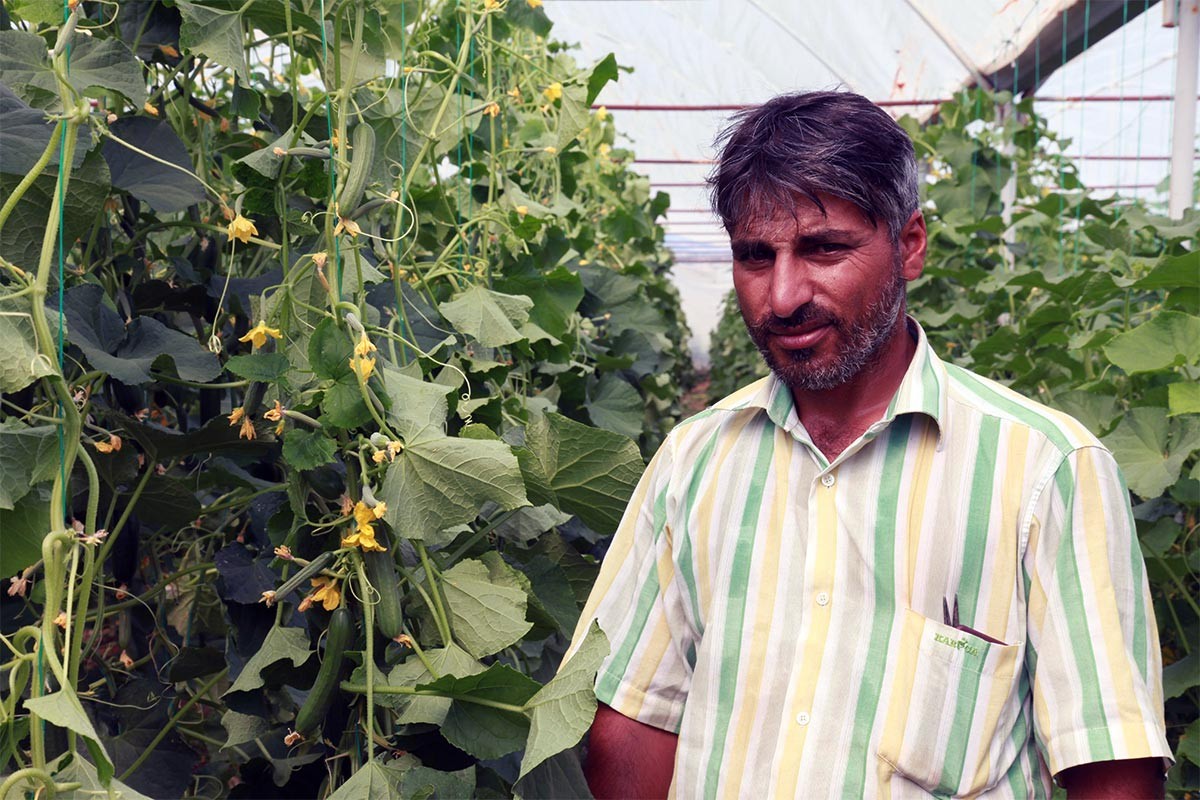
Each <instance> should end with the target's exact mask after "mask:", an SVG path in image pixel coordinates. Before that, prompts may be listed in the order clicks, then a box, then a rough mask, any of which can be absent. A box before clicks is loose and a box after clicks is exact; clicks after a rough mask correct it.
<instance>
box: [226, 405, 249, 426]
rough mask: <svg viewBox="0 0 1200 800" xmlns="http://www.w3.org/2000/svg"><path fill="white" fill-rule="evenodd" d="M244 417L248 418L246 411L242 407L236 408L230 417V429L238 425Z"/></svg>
mask: <svg viewBox="0 0 1200 800" xmlns="http://www.w3.org/2000/svg"><path fill="white" fill-rule="evenodd" d="M244 416H246V409H244V408H242V407H241V406H238V407H237V408H235V409H234V410H233V413H232V414H230V415H229V427H231V428H232V427H233V426H234V425H237V424H238V423H239V422H241V421H242V417H244Z"/></svg>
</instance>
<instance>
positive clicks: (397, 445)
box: [387, 439, 404, 458]
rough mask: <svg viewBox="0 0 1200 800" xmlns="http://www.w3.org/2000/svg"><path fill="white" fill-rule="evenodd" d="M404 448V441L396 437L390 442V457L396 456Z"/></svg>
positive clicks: (388, 449)
mask: <svg viewBox="0 0 1200 800" xmlns="http://www.w3.org/2000/svg"><path fill="white" fill-rule="evenodd" d="M403 449H404V442H398V441H396V440H395V439H393V440H391V441H390V442H388V445H387V451H388V456H389V457H390V458H395V457H396V456H397V455H398V454H399V453H400V451H402V450H403Z"/></svg>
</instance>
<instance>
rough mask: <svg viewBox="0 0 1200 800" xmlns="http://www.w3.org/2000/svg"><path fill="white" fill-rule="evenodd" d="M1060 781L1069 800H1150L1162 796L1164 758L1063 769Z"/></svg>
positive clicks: (1103, 762)
mask: <svg viewBox="0 0 1200 800" xmlns="http://www.w3.org/2000/svg"><path fill="white" fill-rule="evenodd" d="M1058 782H1059V783H1060V784H1061V785H1062V787H1063V788H1064V789H1066V790H1067V797H1068V798H1070V800H1077V799H1081V800H1143V798H1144V799H1145V800H1151V798H1161V797H1162V796H1163V771H1162V759H1161V758H1132V759H1127V760H1125V761H1099V762H1096V763H1095V764H1080V765H1079V766H1077V767H1071V768H1070V769H1064V770H1063V771H1062V772H1060V773H1059V774H1058Z"/></svg>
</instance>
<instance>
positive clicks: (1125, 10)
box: [1113, 0, 1129, 220]
mask: <svg viewBox="0 0 1200 800" xmlns="http://www.w3.org/2000/svg"><path fill="white" fill-rule="evenodd" d="M1128 28H1129V0H1124V2H1122V3H1121V81H1120V84H1119V85H1120V90H1119V95H1118V96H1119V97H1120V99H1119V100H1117V155H1118V156H1123V155H1124V154H1125V141H1124V139H1125V74H1126V73H1125V42H1126V34H1127V33H1128V32H1129V30H1128ZM1117 163H1118V164H1124V163H1125V162H1124V161H1118V162H1117ZM1124 172H1125V169H1124V167H1120V168H1118V170H1117V174H1118V175H1119V176H1121V177H1122V178H1123V177H1125V176H1124ZM1120 182H1121V181H1119V180H1118V181H1117V183H1120ZM1117 192H1118V193H1119V192H1120V190H1119V189H1118V190H1117ZM1113 211H1114V212H1115V213H1116V217H1117V219H1118V220H1120V219H1121V204H1120V203H1117V204H1115V205H1114V207H1113Z"/></svg>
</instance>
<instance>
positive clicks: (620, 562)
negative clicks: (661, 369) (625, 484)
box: [568, 439, 693, 733]
mask: <svg viewBox="0 0 1200 800" xmlns="http://www.w3.org/2000/svg"><path fill="white" fill-rule="evenodd" d="M670 447H671V442H670V439H668V441H667V442H666V443H664V444H663V446H662V447H661V448H660V449H659V451H658V453H656V454H655V456H654V458H653V459H652V460H651V461H650V464H649V466H648V467H647V468H646V472H645V473H644V474H643V475H642V478H641V481H640V482H639V483H638V486H637V489H636V490H635V491H634V493H633V497H632V498H631V500H630V502H629V506H628V507H627V508H626V510H625V514H624V516H623V517H622V519H621V524H620V526H619V527H618V529H617V532H616V534H615V535H614V537H613V541H612V544H611V545H610V547H609V549H608V553H607V555H606V556H605V557H604V562H603V564H602V565H601V568H600V575H599V577H598V578H597V579H596V584H595V586H594V587H593V588H592V593H591V595H590V596H589V598H588V601H587V604H586V605H585V606H584V610H583V613H582V615H581V616H580V619H579V626H578V627H577V628H576V630H575V636H574V640H573V642H572V646H571V648H572V650H573V649H574V648H575V647H576V646H578V644H579V642H580V641H581V640H582V639H583V636H584V634H585V633H586V632H587V630H588V628H589V627H590V625H591V622H592V620H593V619H595V620H598V621H599V623H600V628H601V630H603V631H604V633H605V634H606V635H607V636H608V640H609V644H610V648H611V649H610V651H609V655H608V658H606V659H605V661H604V663H603V664H602V665H601V667H600V670H599V672H598V673H597V675H596V697H597V698H598V699H599V700H600V702H602V703H605V704H606V705H609V706H611V707H612V708H613V709H614V710H616V711H618V712H619V713H621V714H623V715H625V716H627V717H629V718H631V719H636V720H638V721H639V722H644V723H646V724H647V725H653V726H654V727H656V728H660V729H662V730H666V731H670V732H672V733H677V732H678V731H679V725H680V721H681V719H682V717H683V708H684V704H685V702H686V700H687V694H688V690H689V688H690V687H691V679H692V667H691V663H690V662H689V661H688V658H687V654H688V651H689V648H691V647H692V644H693V642H692V635H691V624H690V621H689V620H688V618H687V615H686V612H685V608H684V607H685V598H684V597H683V595H682V594H681V592H682V591H683V588H682V587H681V586H680V584H681V583H682V581H679V580H676V577H675V562H674V558H673V555H672V540H671V527H670V525H669V523H668V517H669V509H668V506H669V505H670V501H669V491H670V478H671V466H672V464H671V462H672V458H671V454H670ZM568 652H570V651H568Z"/></svg>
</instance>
